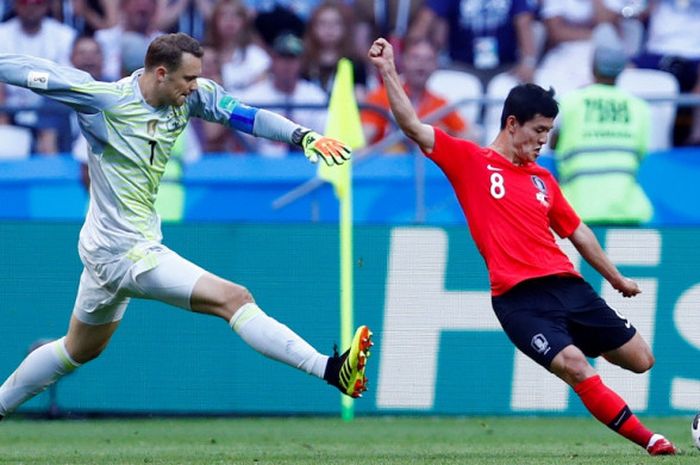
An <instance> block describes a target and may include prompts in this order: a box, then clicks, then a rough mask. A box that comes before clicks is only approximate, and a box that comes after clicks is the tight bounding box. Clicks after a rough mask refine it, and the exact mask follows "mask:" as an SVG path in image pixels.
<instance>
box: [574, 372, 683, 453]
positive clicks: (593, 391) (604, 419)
mask: <svg viewBox="0 0 700 465" xmlns="http://www.w3.org/2000/svg"><path fill="white" fill-rule="evenodd" d="M574 391H575V392H576V394H578V396H579V398H580V399H581V401H582V402H583V405H585V406H586V408H587V409H588V410H589V411H590V412H591V413H592V414H593V416H594V417H595V418H597V419H598V421H600V422H601V423H603V424H605V425H607V426H608V428H610V429H612V430H613V431H615V432H617V433H618V434H620V435H621V436H624V437H626V438H627V439H629V440H630V441H632V442H634V443H636V444H638V445H640V446H642V447H644V448H645V449H646V450H647V452H649V454H650V455H673V454H675V453H676V448H675V447H674V445H673V444H672V443H671V441H669V440H668V439H666V438H665V437H663V436H661V435H660V434H654V433H653V432H652V431H650V430H649V429H648V428H647V427H646V426H644V424H643V423H642V422H641V421H639V419H638V418H637V416H636V415H634V414H633V413H632V411H631V410H630V408H629V407H628V406H627V403H626V402H625V401H624V400H623V399H622V398H621V397H620V396H619V395H618V394H617V393H615V391H613V390H612V389H610V388H609V387H607V386H606V385H605V384H604V383H603V381H602V380H601V379H600V376H598V375H595V376H591V377H589V378H587V379H585V380H584V381H582V382H580V383H578V384H577V385H576V386H574Z"/></svg>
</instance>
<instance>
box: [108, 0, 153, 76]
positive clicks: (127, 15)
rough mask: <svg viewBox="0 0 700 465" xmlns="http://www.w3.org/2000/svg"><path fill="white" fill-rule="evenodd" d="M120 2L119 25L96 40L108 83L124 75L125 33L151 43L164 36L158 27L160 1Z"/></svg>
mask: <svg viewBox="0 0 700 465" xmlns="http://www.w3.org/2000/svg"><path fill="white" fill-rule="evenodd" d="M115 1H116V0H115ZM120 1H121V4H120V6H121V8H120V13H121V17H120V19H119V24H117V25H116V26H114V27H111V28H109V29H102V30H99V31H97V32H96V33H95V39H97V41H98V42H99V44H100V46H101V47H102V53H103V54H104V60H105V66H104V70H103V73H102V74H103V77H104V78H105V79H106V80H108V81H116V80H117V79H119V78H120V77H121V75H122V72H121V71H122V70H121V66H122V58H121V54H122V51H123V50H124V44H123V40H122V39H123V36H124V33H125V32H130V33H134V34H139V35H141V36H143V37H144V40H148V41H149V42H150V41H151V40H153V39H154V38H156V37H157V36H159V35H161V34H162V32H160V31H159V30H158V29H157V27H156V19H157V16H158V1H159V0H120ZM142 58H143V57H142Z"/></svg>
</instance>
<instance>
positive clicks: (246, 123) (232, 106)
mask: <svg viewBox="0 0 700 465" xmlns="http://www.w3.org/2000/svg"><path fill="white" fill-rule="evenodd" d="M197 85H198V86H197V91H196V95H195V98H193V99H192V101H191V111H192V115H193V116H198V117H201V118H203V119H205V120H207V121H212V122H218V123H221V124H225V125H228V126H230V127H232V128H234V129H236V130H238V131H242V132H245V133H246V134H251V135H254V136H257V137H264V138H265V139H270V140H275V141H280V142H286V143H288V144H291V145H296V146H298V147H301V149H302V150H303V151H304V155H306V157H307V158H308V159H309V160H310V161H311V162H312V163H316V162H317V161H318V160H319V159H321V160H323V161H324V162H325V163H326V164H328V165H334V164H335V165H340V164H342V163H343V162H344V161H345V160H348V159H349V158H350V154H351V150H350V147H348V146H347V145H345V144H344V143H342V142H340V141H337V140H335V139H331V138H330V137H325V136H322V135H321V134H318V133H317V132H315V131H313V130H311V129H309V128H305V127H303V126H299V125H298V124H297V123H295V122H293V121H290V120H289V119H287V118H285V117H284V116H282V115H279V114H277V113H274V112H272V111H269V110H265V109H261V108H255V107H252V106H249V105H245V104H244V103H242V102H240V101H239V100H237V99H235V98H234V97H233V96H231V95H230V94H228V93H227V92H226V91H225V90H224V89H223V88H222V87H221V86H220V85H218V84H217V83H215V82H214V81H211V80H209V79H203V78H200V79H198V81H197Z"/></svg>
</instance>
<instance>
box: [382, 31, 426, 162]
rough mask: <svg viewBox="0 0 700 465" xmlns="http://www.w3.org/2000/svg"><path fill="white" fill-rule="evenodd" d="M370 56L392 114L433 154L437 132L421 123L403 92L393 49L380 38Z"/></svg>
mask: <svg viewBox="0 0 700 465" xmlns="http://www.w3.org/2000/svg"><path fill="white" fill-rule="evenodd" d="M368 56H369V59H370V61H371V62H372V64H373V65H374V66H375V67H376V68H377V70H378V71H379V74H380V75H381V76H382V80H383V81H384V86H385V88H386V92H387V97H388V98H389V105H390V107H391V112H392V113H393V114H394V118H396V123H397V124H398V125H399V128H401V130H402V131H403V133H404V134H406V136H408V137H409V138H410V139H411V140H413V141H414V142H415V143H416V144H418V145H419V146H420V147H421V148H422V149H423V150H424V151H426V152H428V153H429V152H432V150H433V147H434V146H435V132H434V130H433V127H432V126H430V125H428V124H423V123H421V121H420V119H418V115H417V114H416V111H415V110H414V109H413V105H411V101H410V100H409V99H408V96H407V95H406V92H404V90H403V85H402V84H401V79H400V78H399V75H398V73H397V72H396V66H395V64H394V50H393V47H392V46H391V44H389V42H388V41H386V40H385V39H383V38H379V39H377V40H375V41H374V43H373V44H372V46H371V47H370V49H369V52H368Z"/></svg>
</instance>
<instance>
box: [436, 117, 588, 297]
mask: <svg viewBox="0 0 700 465" xmlns="http://www.w3.org/2000/svg"><path fill="white" fill-rule="evenodd" d="M426 155H427V156H428V157H429V158H430V159H432V160H433V161H434V162H435V163H437V165H438V166H439V167H440V168H441V169H442V171H443V172H444V173H445V175H446V176H447V178H448V179H449V181H450V184H452V188H453V189H454V191H455V193H456V194H457V199H458V200H459V203H460V205H461V206H462V211H463V212H464V216H465V217H466V219H467V223H468V224H469V230H470V231H471V234H472V237H473V238H474V242H475V243H476V246H477V248H478V249H479V252H481V255H482V256H483V257H484V260H485V262H486V267H487V268H488V270H489V279H490V280H491V292H492V294H493V295H500V294H503V293H504V292H506V291H507V290H508V289H510V288H512V287H513V286H515V285H516V284H518V283H519V282H521V281H524V280H526V279H530V278H537V277H541V276H548V275H570V276H581V275H580V274H579V273H578V272H577V271H576V270H575V269H574V267H573V265H572V264H571V261H570V260H569V258H568V257H567V256H566V255H565V254H564V252H562V250H561V249H560V248H559V246H558V245H557V243H556V240H555V238H554V234H552V229H553V230H554V231H555V232H556V233H557V234H558V235H559V236H560V237H563V238H565V237H569V236H570V235H571V234H572V233H573V232H574V230H576V228H577V227H578V226H579V224H581V219H580V218H579V217H578V215H577V214H576V212H575V211H574V210H573V208H571V206H570V205H569V203H568V202H567V201H566V199H565V198H564V196H563V194H562V193H561V190H560V189H559V185H558V184H557V182H556V180H555V179H554V177H553V176H552V174H551V173H550V172H549V171H547V170H546V169H544V168H542V167H541V166H539V165H537V164H536V163H530V164H528V165H525V166H516V165H514V164H513V163H511V162H510V161H508V160H506V159H505V158H504V157H503V156H502V155H500V154H498V153H497V152H495V151H494V150H492V149H489V148H483V147H480V146H478V145H476V144H474V143H473V142H469V141H466V140H461V139H456V138H453V137H450V136H449V135H447V134H446V133H445V132H443V131H442V130H440V129H437V128H436V129H435V147H434V149H433V152H432V153H430V154H426Z"/></svg>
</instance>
